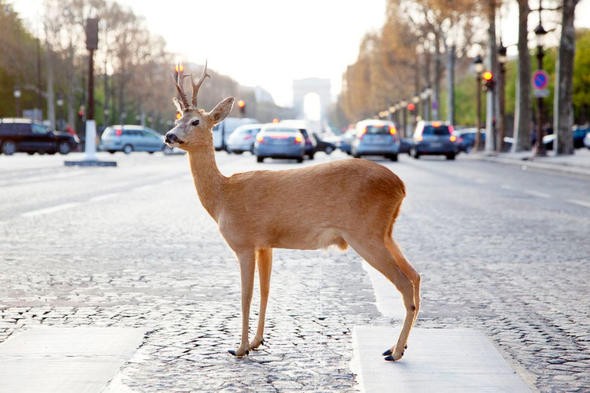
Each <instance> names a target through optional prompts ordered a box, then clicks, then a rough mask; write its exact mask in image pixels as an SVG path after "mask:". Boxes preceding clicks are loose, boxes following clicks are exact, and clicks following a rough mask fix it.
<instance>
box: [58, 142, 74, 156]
mask: <svg viewBox="0 0 590 393" xmlns="http://www.w3.org/2000/svg"><path fill="white" fill-rule="evenodd" d="M71 150H72V148H71V147H70V144H69V143H68V142H61V143H60V144H59V145H58V146H57V151H59V154H68V153H69V152H70V151H71Z"/></svg>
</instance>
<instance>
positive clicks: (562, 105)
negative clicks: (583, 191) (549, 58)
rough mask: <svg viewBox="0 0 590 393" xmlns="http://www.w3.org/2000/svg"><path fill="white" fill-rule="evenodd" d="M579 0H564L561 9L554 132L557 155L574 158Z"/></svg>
mask: <svg viewBox="0 0 590 393" xmlns="http://www.w3.org/2000/svg"><path fill="white" fill-rule="evenodd" d="M578 1H579V0H563V6H562V8H561V37H560V40H559V52H558V58H557V64H556V77H557V83H555V95H554V100H555V101H554V106H555V110H554V113H555V118H554V129H555V133H556V136H557V139H556V143H557V146H556V151H557V154H573V153H574V145H573V137H572V126H573V124H574V108H573V81H572V79H573V75H574V54H575V49H576V31H575V28H574V13H575V9H576V5H577V4H578Z"/></svg>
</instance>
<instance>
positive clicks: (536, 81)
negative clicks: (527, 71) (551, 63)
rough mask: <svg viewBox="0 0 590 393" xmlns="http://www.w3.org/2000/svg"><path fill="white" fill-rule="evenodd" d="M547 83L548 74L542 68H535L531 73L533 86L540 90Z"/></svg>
mask: <svg viewBox="0 0 590 393" xmlns="http://www.w3.org/2000/svg"><path fill="white" fill-rule="evenodd" d="M548 84H549V75H547V73H546V72H545V71H544V70H537V71H535V72H534V73H533V87H534V88H535V89H538V90H542V89H544V88H546V87H547V85H548Z"/></svg>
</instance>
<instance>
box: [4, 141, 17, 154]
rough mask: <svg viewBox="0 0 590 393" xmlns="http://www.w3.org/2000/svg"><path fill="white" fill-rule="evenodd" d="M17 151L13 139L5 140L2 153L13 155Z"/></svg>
mask: <svg viewBox="0 0 590 393" xmlns="http://www.w3.org/2000/svg"><path fill="white" fill-rule="evenodd" d="M15 152H16V144H15V143H14V142H13V141H4V143H3V144H2V153H3V154H6V155H7V156H10V155H13V154H14V153H15Z"/></svg>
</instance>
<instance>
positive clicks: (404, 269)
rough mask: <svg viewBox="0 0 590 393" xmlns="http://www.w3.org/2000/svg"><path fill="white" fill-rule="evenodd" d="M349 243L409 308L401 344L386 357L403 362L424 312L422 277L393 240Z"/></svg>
mask: <svg viewBox="0 0 590 393" xmlns="http://www.w3.org/2000/svg"><path fill="white" fill-rule="evenodd" d="M347 240H349V243H350V245H351V246H352V248H354V249H355V250H356V251H357V252H358V253H359V255H360V256H361V257H363V258H364V259H365V260H366V261H367V262H368V263H369V264H370V265H371V266H373V267H374V268H375V269H377V270H378V271H379V272H381V273H382V274H383V275H384V276H385V277H386V278H387V279H389V281H391V282H392V283H393V284H394V285H395V287H396V288H397V289H398V290H399V291H400V292H401V294H402V298H403V302H404V306H405V308H406V316H405V318H404V324H403V327H402V330H401V332H400V335H399V337H398V339H397V343H396V344H395V345H394V346H392V347H391V348H389V349H387V350H386V351H385V352H384V353H383V356H385V360H390V361H395V360H399V359H401V358H402V356H403V355H404V350H405V349H406V348H407V342H408V336H409V335H410V330H411V329H412V326H413V325H414V322H415V321H416V317H417V316H418V311H419V308H420V275H419V274H418V273H417V272H416V271H415V270H414V268H413V267H412V266H411V265H410V264H409V262H408V261H407V260H406V259H405V257H404V256H403V254H402V252H401V250H400V249H399V247H398V246H397V244H396V243H395V242H394V241H393V240H392V239H391V238H390V237H389V236H386V237H385V238H379V237H377V238H374V239H373V240H368V241H367V240H365V241H356V240H352V239H347Z"/></svg>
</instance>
